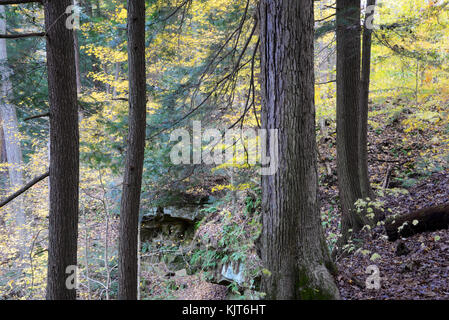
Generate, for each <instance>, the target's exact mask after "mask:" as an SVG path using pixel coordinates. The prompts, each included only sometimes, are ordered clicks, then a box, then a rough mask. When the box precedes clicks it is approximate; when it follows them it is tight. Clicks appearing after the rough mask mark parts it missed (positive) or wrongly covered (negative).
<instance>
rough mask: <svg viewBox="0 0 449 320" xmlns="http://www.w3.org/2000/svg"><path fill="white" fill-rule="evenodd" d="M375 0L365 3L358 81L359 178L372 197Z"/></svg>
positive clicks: (365, 190)
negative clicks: (370, 125) (370, 157)
mask: <svg viewBox="0 0 449 320" xmlns="http://www.w3.org/2000/svg"><path fill="white" fill-rule="evenodd" d="M375 4H376V0H368V1H367V3H366V14H365V22H364V28H363V47H362V75H361V82H360V111H359V112H360V113H359V116H360V120H359V122H360V125H359V153H358V155H359V178H360V188H361V191H362V197H363V198H372V197H373V196H374V194H373V191H372V189H371V184H370V178H369V172H368V101H369V85H370V74H371V42H372V41H371V38H372V29H371V27H372V26H370V25H367V23H369V21H370V19H369V17H370V16H372V15H374V11H371V10H370V9H369V7H371V6H372V7H373V8H374V5H375Z"/></svg>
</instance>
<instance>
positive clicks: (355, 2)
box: [337, 0, 365, 243]
mask: <svg viewBox="0 0 449 320" xmlns="http://www.w3.org/2000/svg"><path fill="white" fill-rule="evenodd" d="M360 51H361V46H360V0H337V172H338V184H339V192H340V204H341V210H342V235H343V236H342V238H341V240H340V241H341V243H346V241H347V240H348V239H349V238H350V231H351V230H352V231H353V232H357V231H359V230H360V229H362V228H363V226H364V225H365V219H364V218H363V216H362V215H360V214H358V213H357V212H356V210H355V209H354V207H355V206H354V204H355V202H356V201H357V200H358V199H360V198H362V190H361V188H360V177H359V171H358V169H359V166H358V145H359V143H358V134H359V116H358V114H359V113H358V111H359V85H360Z"/></svg>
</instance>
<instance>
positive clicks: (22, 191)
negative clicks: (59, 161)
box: [0, 171, 50, 208]
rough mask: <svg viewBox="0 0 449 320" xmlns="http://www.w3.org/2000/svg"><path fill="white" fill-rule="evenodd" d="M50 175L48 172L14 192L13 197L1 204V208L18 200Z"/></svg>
mask: <svg viewBox="0 0 449 320" xmlns="http://www.w3.org/2000/svg"><path fill="white" fill-rule="evenodd" d="M49 175H50V171H47V172H46V173H44V174H43V175H41V176H39V177H36V178H34V179H33V180H31V181H30V182H28V183H27V184H26V185H25V186H24V187H23V188H22V189H20V190H19V191H16V192H14V193H13V194H12V195H10V196H9V197H8V198H6V199H5V200H3V201H2V202H1V203H0V208H1V207H3V206H5V205H7V204H8V203H9V202H11V201H12V200H14V199H15V198H17V197H18V196H20V195H21V194H22V193H24V192H25V191H27V190H28V189H30V188H31V187H32V186H34V185H35V184H37V183H38V182H40V181H42V180H44V179H45V178H47V177H48V176H49Z"/></svg>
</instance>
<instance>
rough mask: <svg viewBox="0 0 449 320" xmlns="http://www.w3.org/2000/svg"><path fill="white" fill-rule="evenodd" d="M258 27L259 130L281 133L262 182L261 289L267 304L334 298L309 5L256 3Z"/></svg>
mask: <svg viewBox="0 0 449 320" xmlns="http://www.w3.org/2000/svg"><path fill="white" fill-rule="evenodd" d="M260 26H261V30H260V36H261V58H262V60H261V74H262V99H263V103H262V127H263V128H264V129H278V130H279V139H278V141H277V142H278V143H279V145H278V146H276V147H277V151H278V152H279V157H278V159H279V162H278V168H279V169H278V171H277V173H276V174H274V175H271V176H263V177H262V194H263V195H262V199H263V231H262V236H261V244H262V248H261V249H262V250H261V251H262V260H263V262H264V265H265V267H266V268H267V269H268V270H269V271H270V273H271V274H270V276H267V277H265V278H264V280H263V289H262V290H263V291H264V292H266V294H267V295H266V298H267V299H333V298H338V297H339V293H338V290H337V287H336V285H335V283H334V279H333V277H332V275H331V271H332V270H333V264H332V262H331V259H330V257H329V253H328V248H327V245H326V242H325V239H324V234H323V230H322V227H321V222H320V214H319V205H318V197H317V189H318V178H317V161H316V160H317V159H316V141H315V106H314V67H313V33H314V15H313V0H302V1H297V0H278V1H270V0H262V1H261V3H260ZM267 140H268V141H269V140H270V139H267ZM262 143H264V142H262ZM272 147H273V146H272ZM267 148H268V150H269V147H268V146H267ZM272 161H273V159H272Z"/></svg>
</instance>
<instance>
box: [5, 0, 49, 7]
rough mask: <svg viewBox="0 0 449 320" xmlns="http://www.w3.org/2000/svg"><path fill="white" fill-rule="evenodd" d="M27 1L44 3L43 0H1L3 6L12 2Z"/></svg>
mask: <svg viewBox="0 0 449 320" xmlns="http://www.w3.org/2000/svg"><path fill="white" fill-rule="evenodd" d="M25 3H40V4H42V1H41V0H0V5H1V6H6V5H10V4H25Z"/></svg>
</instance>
